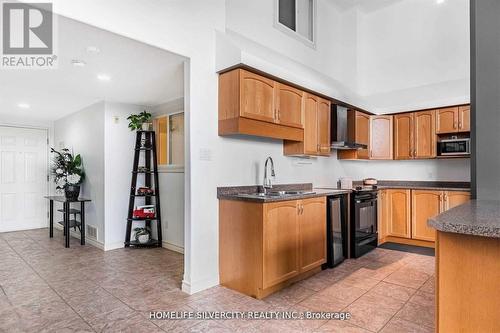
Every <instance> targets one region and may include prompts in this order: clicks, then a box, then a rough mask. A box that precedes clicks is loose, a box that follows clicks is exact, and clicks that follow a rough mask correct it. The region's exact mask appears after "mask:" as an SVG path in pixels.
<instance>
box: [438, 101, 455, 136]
mask: <svg viewBox="0 0 500 333" xmlns="http://www.w3.org/2000/svg"><path fill="white" fill-rule="evenodd" d="M457 131H458V107H457V106H454V107H450V108H443V109H438V110H437V111H436V133H437V134H446V133H455V132H457Z"/></svg>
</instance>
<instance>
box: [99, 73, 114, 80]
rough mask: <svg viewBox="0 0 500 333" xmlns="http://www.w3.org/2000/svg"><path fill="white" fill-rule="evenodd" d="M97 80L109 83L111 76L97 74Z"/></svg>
mask: <svg viewBox="0 0 500 333" xmlns="http://www.w3.org/2000/svg"><path fill="white" fill-rule="evenodd" d="M97 78H98V79H99V80H101V81H110V80H111V76H109V75H107V74H98V75H97Z"/></svg>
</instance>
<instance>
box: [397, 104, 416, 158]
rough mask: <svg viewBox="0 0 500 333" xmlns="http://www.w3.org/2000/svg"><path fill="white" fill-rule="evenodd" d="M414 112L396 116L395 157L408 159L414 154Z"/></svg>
mask: <svg viewBox="0 0 500 333" xmlns="http://www.w3.org/2000/svg"><path fill="white" fill-rule="evenodd" d="M413 121H414V114H413V113H402V114H398V115H395V116H394V159H396V160H408V159H411V158H412V156H413V149H414V148H413Z"/></svg>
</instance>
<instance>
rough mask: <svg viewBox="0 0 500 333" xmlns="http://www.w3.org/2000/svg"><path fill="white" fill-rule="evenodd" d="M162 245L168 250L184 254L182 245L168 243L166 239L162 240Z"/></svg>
mask: <svg viewBox="0 0 500 333" xmlns="http://www.w3.org/2000/svg"><path fill="white" fill-rule="evenodd" d="M162 247H164V248H166V249H168V250H172V251H174V252H178V253H182V254H184V248H183V247H180V246H178V245H175V244H172V243H169V242H167V241H162Z"/></svg>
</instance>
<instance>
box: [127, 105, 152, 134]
mask: <svg viewBox="0 0 500 333" xmlns="http://www.w3.org/2000/svg"><path fill="white" fill-rule="evenodd" d="M151 118H153V115H152V114H151V113H149V112H147V111H146V110H144V111H142V112H141V113H139V114H131V115H130V116H128V117H127V120H128V121H129V124H128V128H130V130H131V131H137V130H140V129H141V130H143V131H149V130H150V128H151Z"/></svg>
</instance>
